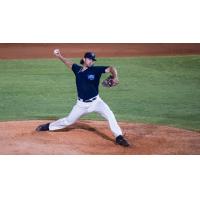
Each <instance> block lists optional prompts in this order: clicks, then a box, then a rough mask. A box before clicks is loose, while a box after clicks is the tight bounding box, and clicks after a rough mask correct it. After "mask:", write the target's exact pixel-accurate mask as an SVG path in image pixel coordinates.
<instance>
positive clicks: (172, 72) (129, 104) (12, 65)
mask: <svg viewBox="0 0 200 200" xmlns="http://www.w3.org/2000/svg"><path fill="white" fill-rule="evenodd" d="M74 61H75V62H79V59H74ZM96 65H114V66H116V68H117V70H118V73H119V80H120V84H119V86H117V87H115V88H112V89H108V88H102V86H100V95H101V97H102V98H103V99H104V101H105V102H106V103H107V104H108V105H109V106H110V108H111V110H112V111H113V112H114V114H115V116H116V118H117V120H118V121H131V122H144V123H153V124H164V125H169V126H175V127H181V128H185V129H191V130H197V131H199V130H200V56H163V57H160V56H155V57H131V58H99V59H98V62H97V63H96ZM106 76H107V75H103V76H102V79H101V80H103V79H104V78H105V77H106ZM75 102H76V87H75V79H74V75H73V73H72V72H70V71H68V70H67V69H66V67H65V65H64V64H62V63H61V62H60V61H59V60H56V59H41V60H38V59H35V60H33V59H32V60H0V120H1V121H7V120H25V119H58V118H61V117H64V116H66V115H67V114H68V113H69V112H70V111H71V109H72V107H73V105H74V104H75ZM84 118H85V119H95V120H96V119H98V120H101V119H102V118H101V117H100V116H99V115H97V114H94V113H93V114H90V115H87V116H85V117H84Z"/></svg>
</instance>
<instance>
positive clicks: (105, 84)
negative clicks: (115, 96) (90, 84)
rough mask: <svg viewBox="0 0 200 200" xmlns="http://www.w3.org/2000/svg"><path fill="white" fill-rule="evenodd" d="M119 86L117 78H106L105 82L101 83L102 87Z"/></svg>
mask: <svg viewBox="0 0 200 200" xmlns="http://www.w3.org/2000/svg"><path fill="white" fill-rule="evenodd" d="M118 84H119V80H118V79H117V78H114V77H113V76H112V75H110V76H109V77H107V78H106V79H105V80H103V82H102V86H103V87H109V88H110V87H114V86H116V85H118Z"/></svg>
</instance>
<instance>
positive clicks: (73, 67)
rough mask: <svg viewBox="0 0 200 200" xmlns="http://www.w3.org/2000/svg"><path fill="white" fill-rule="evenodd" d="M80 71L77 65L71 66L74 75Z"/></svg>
mask: <svg viewBox="0 0 200 200" xmlns="http://www.w3.org/2000/svg"><path fill="white" fill-rule="evenodd" d="M80 69H81V66H79V65H77V64H75V63H74V64H73V65H72V71H73V72H74V74H75V75H76V74H78V72H79V71H80Z"/></svg>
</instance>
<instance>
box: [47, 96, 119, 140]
mask: <svg viewBox="0 0 200 200" xmlns="http://www.w3.org/2000/svg"><path fill="white" fill-rule="evenodd" d="M91 112H97V113H99V114H100V115H101V116H102V117H104V118H105V119H106V120H107V121H108V122H109V126H110V129H111V131H112V132H113V134H114V136H115V137H117V136H119V135H122V131H121V128H120V127H119V125H118V123H117V121H116V119H115V116H114V114H113V112H112V111H111V110H110V108H109V107H108V105H107V104H106V103H105V102H104V101H103V100H102V99H101V98H100V97H99V96H97V99H96V100H94V101H92V102H88V103H85V102H82V101H79V100H77V103H76V105H75V106H74V107H73V109H72V111H71V112H70V114H69V115H68V116H67V117H64V118H62V119H59V120H57V121H55V122H52V123H50V125H49V130H50V131H54V130H58V129H63V128H65V127H67V126H69V125H71V124H73V123H75V122H76V121H77V120H78V119H79V118H80V117H81V116H83V115H85V114H88V113H91Z"/></svg>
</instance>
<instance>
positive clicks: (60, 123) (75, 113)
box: [49, 104, 85, 131]
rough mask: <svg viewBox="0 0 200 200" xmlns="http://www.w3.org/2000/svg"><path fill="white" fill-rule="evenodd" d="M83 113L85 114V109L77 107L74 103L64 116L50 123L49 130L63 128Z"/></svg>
mask: <svg viewBox="0 0 200 200" xmlns="http://www.w3.org/2000/svg"><path fill="white" fill-rule="evenodd" d="M84 114H85V109H84V108H81V107H79V106H78V105H77V104H76V105H75V106H74V107H73V109H72V111H71V112H70V114H69V115H68V116H67V117H64V118H62V119H59V120H57V121H55V122H52V123H50V124H49V130H50V131H54V130H59V129H63V128H65V127H67V126H69V125H71V124H73V123H75V122H76V121H77V120H78V119H79V118H80V117H81V116H82V115H84Z"/></svg>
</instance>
